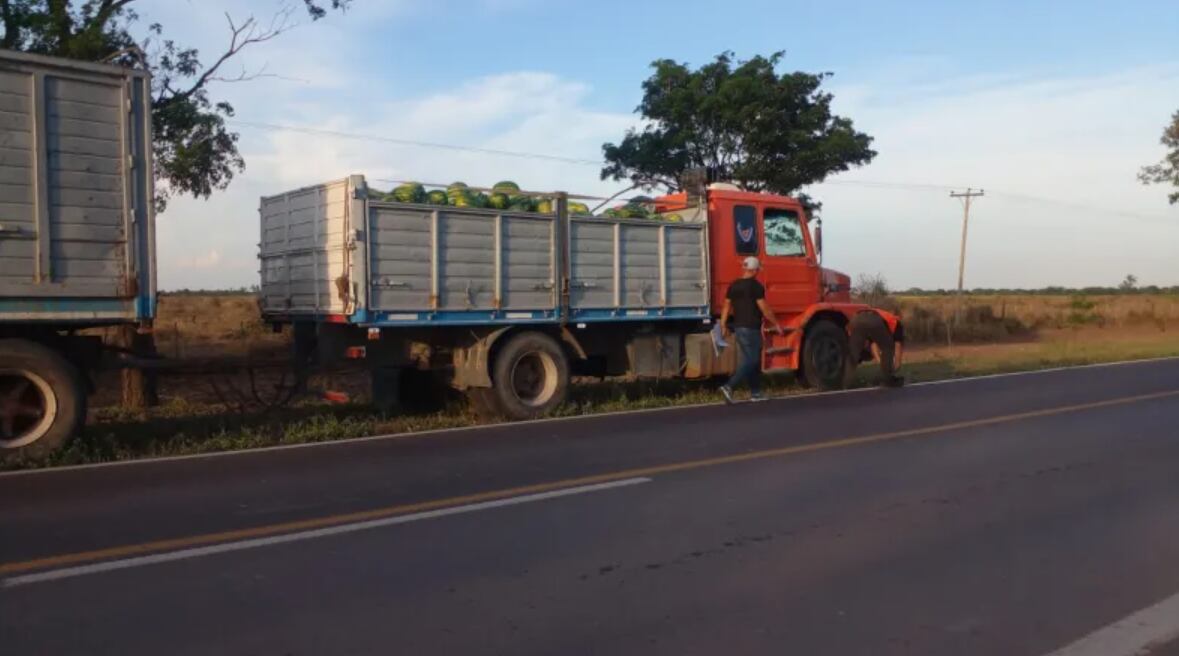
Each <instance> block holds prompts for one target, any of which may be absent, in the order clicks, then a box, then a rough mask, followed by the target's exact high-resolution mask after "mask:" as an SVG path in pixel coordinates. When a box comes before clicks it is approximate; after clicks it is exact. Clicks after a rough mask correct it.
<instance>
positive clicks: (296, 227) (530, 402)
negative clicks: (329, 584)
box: [260, 175, 901, 419]
mask: <svg viewBox="0 0 1179 656" xmlns="http://www.w3.org/2000/svg"><path fill="white" fill-rule="evenodd" d="M528 193H530V195H531V196H533V197H543V198H544V199H545V200H547V201H549V202H547V203H541V204H540V205H541V207H542V208H544V209H547V210H549V211H548V212H536V211H532V212H528V211H521V210H519V209H494V208H488V207H482V208H481V207H471V206H464V207H456V206H453V205H450V204H438V205H431V204H427V203H426V202H402V201H400V200H394V199H390V198H389V197H388V196H387V195H384V194H379V193H375V192H373V191H372V190H371V189H370V188H369V187H368V185H367V183H366V181H365V179H364V177H363V176H360V175H354V176H351V177H349V178H347V179H344V180H338V181H334V182H329V183H326V184H321V185H315V186H310V187H304V188H302V189H297V190H293V191H290V192H287V193H283V194H279V195H276V196H269V197H265V198H263V199H262V201H261V207H260V215H261V255H260V257H261V261H262V267H261V273H262V281H261V301H260V302H261V305H262V313H263V317H264V319H266V320H268V321H270V322H272V323H274V324H278V325H284V324H289V325H291V326H293V332H294V337H295V349H296V353H297V354H299V359H300V361H303V362H306V363H317V362H318V363H329V362H331V361H334V360H339V359H342V358H351V359H362V360H364V361H366V362H367V363H368V364H369V368H370V371H371V372H372V380H373V400H374V402H375V403H376V404H377V405H378V406H384V407H393V406H395V405H396V403H397V399H398V397H399V388H400V387H402V386H404V383H405V381H406V380H407V376H406V374H407V372H411V371H414V370H433V371H437V372H442V373H444V374H445V377H446V379H447V380H448V382H449V384H450V385H452V386H453V387H454V388H456V389H459V390H462V391H465V392H466V394H467V395H468V397H469V398H470V399H471V401H472V403H473V404H474V406H475V407H476V409H478V410H479V411H481V412H483V413H487V414H495V415H500V416H506V417H509V418H517V419H523V418H532V417H537V416H541V415H544V414H545V413H548V412H550V411H551V410H553V409H554V408H555V407H556V406H557V405H559V404H560V403H562V402H563V400H564V399H565V396H566V392H567V390H568V387H569V385H570V380H571V378H572V377H575V376H594V377H604V376H628V377H632V378H659V377H662V378H673V377H682V378H689V379H701V378H710V377H715V376H721V375H726V374H729V373H731V372H732V370H733V369H734V367H735V354H734V353H733V351H734V350H735V349H724V350H722V351H721V352H720V353H719V354H718V353H717V352H716V350H715V349H714V346H713V341H712V337H711V335H710V331H711V328H712V325H713V323H714V322H715V321H716V320H717V318H718V316H717V315H718V313H719V308H720V307H721V305H722V303H723V301H724V296H725V292H726V290H727V288H728V285H729V284H730V283H731V282H732V281H734V280H736V279H737V278H738V277H740V275H741V261H742V260H743V259H744V258H745V257H748V256H750V255H755V256H757V257H758V258H759V259H760V260H761V262H762V270H761V273H760V274H759V276H758V278H759V280H760V281H761V282H762V283H763V285H764V286H765V289H766V298H767V300H768V302H769V304H770V306H771V307H772V308H773V310H774V312H775V313H776V314H777V316H778V318H779V320H780V322H781V323H782V325H783V326H784V327H785V328H786V330H785V334H784V335H778V334H776V333H767V335H766V339H765V340H764V344H765V348H764V354H763V370H765V371H766V372H780V371H791V372H795V373H797V374H798V378H799V380H800V381H802V382H803V383H804V384H806V385H810V386H814V387H817V388H819V389H824V390H827V389H837V388H841V387H843V386H844V385H845V384H846V381H847V380H848V378H849V376H850V372H851V371H852V370H853V369H854V367H855V365H857V364H858V363H860V362H861V361H864V360H866V359H869V358H872V357H873V354H874V353H875V354H876V357H878V358H879V359H880V360H881V363H882V366H883V368H884V369H885V374H886V376H891V373H892V371H893V368H894V366H899V357H898V356H899V354H897V353H896V349H894V342H895V341H897V339H898V338H900V337H901V334H900V333H901V326H900V324H899V321H898V319H897V317H896V316H894V315H892V314H890V313H888V312H885V311H882V310H879V309H876V308H873V307H870V306H867V305H863V304H858V303H852V302H851V296H850V279H849V278H848V276H846V275H844V274H842V273H839V272H836V271H833V270H830V269H826V268H824V267H822V266H821V265H820V253H821V250H822V245H821V244H822V238H821V231H820V230H819V228H817V227H816V228H815V229H814V230H813V231H812V230H811V227H810V225H809V222H808V217H807V213H806V211H805V209H804V207H803V206H802V205H801V204H800V203H799V202H798V201H797V200H795V199H793V198H788V197H784V196H777V195H772V194H764V193H749V192H745V191H741V190H739V189H737V188H736V187H733V186H732V185H726V184H711V185H703V184H701V185H699V186H697V187H695V188H693V189H690V190H689V191H686V192H683V193H679V194H673V195H667V196H662V197H659V198H655V199H653V200H650V201H649V204H648V207H649V208H650V209H651V210H652V214H651V215H650V216H649V217H647V218H621V217H616V216H615V217H606V216H593V215H588V214H584V213H581V214H579V213H577V212H573V213H571V212H570V196H569V195H568V194H566V193H563V192H556V193H531V192H528ZM436 197H437V196H435V198H436ZM443 202H445V201H443ZM575 207H576V205H575ZM873 346H874V347H875V348H872V347H873Z"/></svg>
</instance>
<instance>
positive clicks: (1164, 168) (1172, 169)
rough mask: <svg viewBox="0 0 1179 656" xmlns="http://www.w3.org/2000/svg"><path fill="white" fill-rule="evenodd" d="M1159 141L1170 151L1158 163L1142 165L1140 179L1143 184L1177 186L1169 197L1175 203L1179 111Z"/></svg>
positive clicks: (1178, 172) (1177, 200) (1178, 190)
mask: <svg viewBox="0 0 1179 656" xmlns="http://www.w3.org/2000/svg"><path fill="white" fill-rule="evenodd" d="M1159 142H1160V143H1162V144H1163V145H1164V146H1166V147H1167V148H1168V149H1169V151H1170V152H1168V153H1167V154H1166V156H1164V157H1163V161H1161V162H1159V163H1158V164H1152V165H1150V166H1144V167H1142V171H1141V172H1140V173H1139V174H1138V179H1139V180H1141V181H1142V183H1143V184H1169V185H1171V186H1173V187H1175V188H1176V190H1175V191H1174V192H1172V193H1171V194H1170V195H1169V196H1168V197H1167V198H1168V199H1169V200H1170V201H1171V204H1172V205H1174V204H1176V203H1179V112H1175V114H1174V116H1172V117H1171V124H1170V125H1168V126H1167V127H1166V128H1165V129H1163V136H1162V138H1161V139H1159Z"/></svg>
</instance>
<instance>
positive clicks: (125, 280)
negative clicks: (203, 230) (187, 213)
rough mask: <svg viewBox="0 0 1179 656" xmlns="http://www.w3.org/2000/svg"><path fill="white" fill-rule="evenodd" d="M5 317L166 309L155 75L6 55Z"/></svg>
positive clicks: (142, 313) (69, 317)
mask: <svg viewBox="0 0 1179 656" xmlns="http://www.w3.org/2000/svg"><path fill="white" fill-rule="evenodd" d="M0 126H2V128H3V129H2V130H0V323H15V322H22V323H23V322H31V321H33V322H64V323H68V324H79V323H80V324H98V323H117V322H131V321H137V320H141V319H146V318H149V317H150V316H151V315H152V313H153V310H154V307H153V305H154V298H155V263H154V251H155V249H154V243H153V239H154V232H153V220H154V217H153V212H152V194H153V191H152V164H151V110H150V80H149V78H148V76H147V73H145V72H143V71H136V70H131V69H125V68H122V67H118V66H107V65H98V64H88V63H82V62H72V61H69V60H62V59H56V58H47V57H37V56H32V55H25V54H20V53H14V52H7V51H0Z"/></svg>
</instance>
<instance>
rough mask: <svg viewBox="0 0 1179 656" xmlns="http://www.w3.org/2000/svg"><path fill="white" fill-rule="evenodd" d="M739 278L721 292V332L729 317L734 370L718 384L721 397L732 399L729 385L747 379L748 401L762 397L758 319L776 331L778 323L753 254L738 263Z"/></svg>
mask: <svg viewBox="0 0 1179 656" xmlns="http://www.w3.org/2000/svg"><path fill="white" fill-rule="evenodd" d="M741 268H742V276H741V279H740V280H737V281H734V282H733V284H731V285H729V291H728V293H727V294H725V306H724V308H723V309H722V310H721V318H720V325H721V332H722V333H723V334H725V335H728V334H729V325H728V323H729V318H730V317H732V320H733V330H732V333H733V334H734V336H735V337H736V339H737V370H736V371H735V372H734V373H733V377H732V378H730V379H729V382H727V383H725V384H724V385H722V386H721V394H724V395H725V401H726V402H728V403H732V402H733V388H735V387H736V386H737V385H740V384H741V382H742V381H748V383H749V392H750V399H749V400H751V401H764V400H765V397H764V396H762V394H761V322H762V318H763V317H764V318H765V320H766V321H768V322H769V323H770V324H771V325H772V326H773V327H774V329H775V330H777V331H778V334H779V335H780V334H782V326H781V324H779V323H778V319H777V317H775V316H774V311H773V310H772V309H770V304H769V303H766V288H765V287H762V285H761V283H760V282H758V281H757V272H758V271H759V270H760V269H761V262H759V261H758V259H757V258H756V257H747V258H745V260H744V261H743V262H742V263H741Z"/></svg>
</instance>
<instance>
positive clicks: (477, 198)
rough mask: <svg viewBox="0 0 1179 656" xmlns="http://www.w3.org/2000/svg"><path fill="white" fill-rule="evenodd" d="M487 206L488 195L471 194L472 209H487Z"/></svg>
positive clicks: (480, 193) (481, 193)
mask: <svg viewBox="0 0 1179 656" xmlns="http://www.w3.org/2000/svg"><path fill="white" fill-rule="evenodd" d="M487 204H488V198H487V194H485V193H483V192H479V193H477V194H471V207H487Z"/></svg>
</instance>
